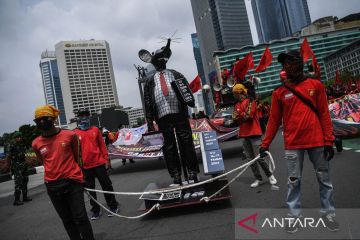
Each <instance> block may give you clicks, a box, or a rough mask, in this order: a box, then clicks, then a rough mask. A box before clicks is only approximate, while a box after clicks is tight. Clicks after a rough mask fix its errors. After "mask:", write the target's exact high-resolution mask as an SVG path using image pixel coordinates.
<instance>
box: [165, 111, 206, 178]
mask: <svg viewBox="0 0 360 240" xmlns="http://www.w3.org/2000/svg"><path fill="white" fill-rule="evenodd" d="M158 126H159V130H160V131H161V132H162V133H163V136H164V146H163V153H164V158H165V162H166V165H167V169H168V171H169V174H170V176H171V177H173V176H174V173H175V172H177V173H179V174H181V163H180V158H179V154H178V148H177V144H176V139H175V134H174V129H175V131H176V136H177V141H178V144H179V146H180V149H179V150H180V156H181V158H182V159H183V163H185V165H186V168H187V169H188V170H189V171H192V172H196V173H198V172H199V165H198V162H197V158H196V152H195V148H194V142H193V138H192V131H191V127H190V123H189V120H188V119H187V118H186V117H184V116H183V115H181V114H168V115H166V116H164V117H162V118H160V119H159V120H158Z"/></svg>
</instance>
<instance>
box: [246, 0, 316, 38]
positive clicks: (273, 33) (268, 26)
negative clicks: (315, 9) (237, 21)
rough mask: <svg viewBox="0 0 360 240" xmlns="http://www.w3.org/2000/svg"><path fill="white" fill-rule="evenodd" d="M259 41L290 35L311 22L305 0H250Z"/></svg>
mask: <svg viewBox="0 0 360 240" xmlns="http://www.w3.org/2000/svg"><path fill="white" fill-rule="evenodd" d="M251 6H252V9H253V13H254V18H255V24H256V29H257V33H258V37H259V43H265V42H266V43H267V42H270V41H272V40H276V39H281V38H285V37H290V36H292V35H293V34H294V33H295V32H298V31H300V30H301V28H303V27H304V26H307V25H309V24H310V23H311V19H310V13H309V8H308V5H307V1H306V0H251Z"/></svg>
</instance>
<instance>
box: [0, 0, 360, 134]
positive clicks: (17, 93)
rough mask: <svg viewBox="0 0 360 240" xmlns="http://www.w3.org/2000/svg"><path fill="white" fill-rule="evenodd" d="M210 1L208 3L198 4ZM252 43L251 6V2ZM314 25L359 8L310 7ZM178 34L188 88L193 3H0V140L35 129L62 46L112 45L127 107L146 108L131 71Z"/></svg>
mask: <svg viewBox="0 0 360 240" xmlns="http://www.w3.org/2000/svg"><path fill="white" fill-rule="evenodd" d="M199 1H205V0H199ZM245 1H246V5H247V9H248V13H249V18H250V24H251V28H252V35H253V39H254V42H255V43H256V42H257V36H256V33H255V29H254V24H253V22H254V21H253V16H252V11H251V9H250V8H249V7H250V0H245ZM308 3H309V8H310V14H311V19H312V20H315V19H317V18H320V17H324V16H329V15H336V16H338V17H343V16H346V15H348V14H350V13H354V12H359V10H360V1H359V0H308ZM175 30H177V34H176V36H177V37H181V40H180V41H181V43H174V44H173V45H172V51H173V56H172V58H171V59H170V62H169V67H171V68H175V69H177V70H178V71H180V72H182V73H183V74H184V75H185V76H186V77H187V78H188V80H192V79H193V78H194V77H195V75H196V74H197V71H196V65H195V61H194V56H193V52H192V45H191V38H190V34H191V33H193V32H196V30H195V24H194V20H193V16H192V9H191V5H190V0H171V1H169V0H102V1H97V0H61V1H58V0H44V1H42V0H0V53H1V55H2V56H1V57H0V134H3V133H4V132H10V131H14V130H16V129H17V128H18V127H19V126H20V125H22V124H27V123H31V121H32V119H33V111H34V109H35V107H36V106H38V105H42V104H45V99H44V93H43V88H42V83H41V74H40V69H39V61H40V54H41V52H42V51H44V50H46V49H47V50H54V45H55V44H56V43H57V42H59V41H62V40H88V39H92V38H93V39H97V40H106V41H108V42H109V44H110V49H111V55H112V61H113V67H114V72H115V79H116V84H117V91H118V95H119V101H120V104H121V105H123V106H140V105H141V101H140V96H139V92H138V86H137V82H136V75H137V72H136V70H135V69H134V67H133V64H141V61H140V60H139V59H138V57H137V53H138V51H139V50H140V49H141V48H145V49H148V50H149V51H153V50H155V49H156V48H158V47H160V46H162V44H163V43H159V42H160V39H159V37H160V36H165V37H168V36H170V35H171V34H172V33H173V32H174V31H175Z"/></svg>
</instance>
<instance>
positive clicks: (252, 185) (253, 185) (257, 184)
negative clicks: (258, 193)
mask: <svg viewBox="0 0 360 240" xmlns="http://www.w3.org/2000/svg"><path fill="white" fill-rule="evenodd" d="M259 185H260V181H259V180H255V182H253V183H252V184H251V185H250V187H252V188H256V187H258V186H259Z"/></svg>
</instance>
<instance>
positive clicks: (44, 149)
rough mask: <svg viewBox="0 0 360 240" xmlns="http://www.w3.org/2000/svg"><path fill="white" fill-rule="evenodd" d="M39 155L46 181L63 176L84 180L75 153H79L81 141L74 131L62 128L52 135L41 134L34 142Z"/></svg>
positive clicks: (33, 145) (35, 150)
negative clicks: (43, 135) (44, 135)
mask: <svg viewBox="0 0 360 240" xmlns="http://www.w3.org/2000/svg"><path fill="white" fill-rule="evenodd" d="M32 147H33V149H34V152H35V153H36V155H37V157H38V158H39V159H40V160H41V161H42V162H43V165H44V172H45V174H44V180H45V182H49V181H54V180H57V179H61V178H67V179H73V180H75V181H78V182H84V176H83V173H82V171H81V168H80V167H79V165H78V163H77V162H76V161H75V157H74V155H75V154H76V155H79V153H78V151H79V142H78V139H77V137H76V135H75V133H73V132H72V131H69V130H60V132H59V133H58V134H56V135H54V136H51V137H42V136H39V137H37V138H36V139H34V141H33V142H32Z"/></svg>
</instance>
